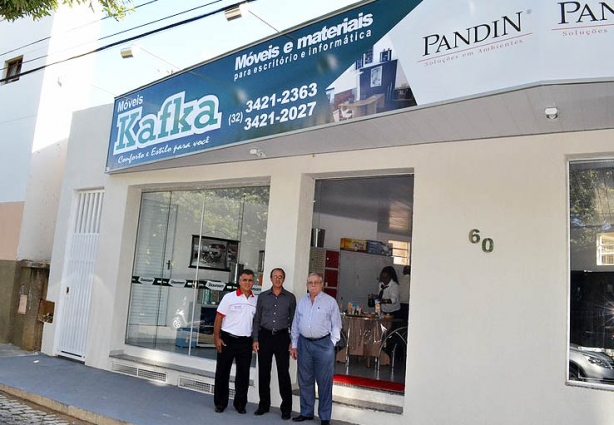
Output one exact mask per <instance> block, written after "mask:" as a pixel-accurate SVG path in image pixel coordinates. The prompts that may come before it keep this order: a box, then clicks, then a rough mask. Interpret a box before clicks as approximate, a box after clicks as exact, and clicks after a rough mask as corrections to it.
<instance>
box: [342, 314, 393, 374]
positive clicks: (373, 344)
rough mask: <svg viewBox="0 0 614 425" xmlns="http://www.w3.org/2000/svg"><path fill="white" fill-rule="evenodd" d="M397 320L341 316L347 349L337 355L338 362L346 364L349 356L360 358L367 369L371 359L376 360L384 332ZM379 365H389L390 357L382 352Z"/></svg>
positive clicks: (384, 335)
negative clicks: (364, 359) (363, 359)
mask: <svg viewBox="0 0 614 425" xmlns="http://www.w3.org/2000/svg"><path fill="white" fill-rule="evenodd" d="M395 320H397V321H398V319H379V318H377V317H365V316H350V315H346V314H344V315H342V316H341V323H342V325H343V331H344V332H345V334H346V335H347V338H348V343H347V347H346V348H344V349H343V350H340V351H339V352H338V353H337V361H338V362H347V361H348V359H349V356H362V357H366V359H367V367H369V366H370V364H371V358H372V357H373V358H377V355H378V353H379V351H380V345H381V343H382V341H383V339H384V338H385V337H386V332H387V331H388V330H390V328H391V327H392V324H393V321H395ZM379 361H380V364H382V365H387V364H390V357H388V354H386V353H385V352H384V351H382V353H381V355H380V359H379Z"/></svg>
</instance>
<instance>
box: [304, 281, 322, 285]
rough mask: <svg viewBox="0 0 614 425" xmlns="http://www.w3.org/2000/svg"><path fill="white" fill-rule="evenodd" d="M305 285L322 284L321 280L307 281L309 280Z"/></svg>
mask: <svg viewBox="0 0 614 425" xmlns="http://www.w3.org/2000/svg"><path fill="white" fill-rule="evenodd" d="M307 285H309V286H316V285H322V282H321V281H319V280H318V281H316V282H309V281H307Z"/></svg>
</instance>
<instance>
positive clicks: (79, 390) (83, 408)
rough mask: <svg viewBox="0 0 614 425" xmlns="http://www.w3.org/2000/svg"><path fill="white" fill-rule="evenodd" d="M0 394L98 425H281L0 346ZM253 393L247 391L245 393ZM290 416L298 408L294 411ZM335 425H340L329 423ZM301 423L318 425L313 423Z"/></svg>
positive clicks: (192, 395)
mask: <svg viewBox="0 0 614 425" xmlns="http://www.w3.org/2000/svg"><path fill="white" fill-rule="evenodd" d="M0 390H1V391H4V392H6V393H9V394H13V395H16V396H18V397H21V398H23V399H25V400H29V401H32V402H34V403H37V404H39V405H42V406H45V407H48V408H51V409H53V410H55V411H58V412H61V413H64V414H67V415H70V416H73V417H76V418H78V419H81V420H85V421H88V422H92V423H94V424H101V425H107V424H109V425H117V424H122V425H125V424H133V425H169V424H181V425H188V424H189V425H192V424H213V423H219V422H224V425H240V424H244V425H245V424H252V425H253V424H263V425H264V424H274V423H279V424H286V425H289V424H291V423H292V422H291V421H283V420H282V419H281V413H280V412H279V409H271V412H269V413H267V414H265V415H263V416H254V414H253V412H254V411H255V410H256V408H257V407H258V406H257V405H256V404H249V405H248V407H247V414H246V415H240V414H238V413H237V412H236V411H235V410H234V409H233V408H232V405H230V406H229V408H228V409H227V410H226V411H225V412H224V413H221V414H220V413H215V411H214V406H213V396H211V395H207V394H201V393H198V392H195V391H189V390H186V389H182V388H179V387H175V386H169V385H164V384H159V383H154V382H151V381H148V380H145V379H140V378H135V377H132V376H127V375H122V374H119V373H115V372H109V371H106V370H101V369H95V368H92V367H89V366H85V365H83V364H81V363H78V362H74V361H70V360H65V359H62V358H58V357H49V356H46V355H44V354H39V353H29V352H26V351H22V350H19V349H17V348H15V347H13V346H11V345H10V344H0ZM250 391H253V389H250ZM294 410H295V413H294V414H293V416H295V415H296V414H297V413H296V411H297V410H298V406H295V409H294ZM332 423H333V424H335V425H341V424H343V422H340V421H332ZM307 424H314V425H316V424H319V420H318V419H317V418H316V419H315V420H314V421H309V422H307Z"/></svg>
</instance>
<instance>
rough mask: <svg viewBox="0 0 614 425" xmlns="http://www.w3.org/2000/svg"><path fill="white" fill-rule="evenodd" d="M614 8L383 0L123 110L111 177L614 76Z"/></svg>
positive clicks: (521, 1) (209, 66)
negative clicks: (351, 123) (267, 140)
mask: <svg viewBox="0 0 614 425" xmlns="http://www.w3.org/2000/svg"><path fill="white" fill-rule="evenodd" d="M612 26H614V1H612V2H604V1H589V2H561V1H557V0H541V1H539V2H535V1H533V0H500V1H497V2H493V1H491V0H455V1H448V2H441V1H436V0H375V1H372V2H368V3H359V5H358V6H357V7H355V8H353V9H349V10H345V11H343V12H340V13H338V14H336V15H332V16H329V17H327V18H325V19H322V20H320V21H317V22H314V23H312V24H310V25H308V26H305V27H302V28H299V29H296V30H293V31H289V32H288V33H284V34H282V35H279V36H277V37H274V38H271V39H269V40H265V41H262V42H260V43H256V44H254V45H251V46H249V47H247V48H245V49H243V50H240V51H238V52H235V53H232V54H229V55H227V56H224V57H222V58H219V59H217V60H215V61H211V62H208V63H204V64H202V65H199V66H196V67H193V68H190V69H187V70H185V71H182V72H179V73H177V74H174V75H173V76H171V77H170V78H168V79H165V80H162V81H159V82H157V83H154V84H151V85H149V86H146V87H142V88H140V89H137V90H135V91H133V92H130V93H127V94H125V95H123V96H119V97H118V98H116V100H115V105H114V112H113V121H112V128H111V137H110V141H109V150H108V156H107V165H106V171H107V172H115V171H120V170H122V169H125V168H129V167H134V166H137V165H142V164H146V163H150V162H155V161H161V160H164V159H169V158H176V157H180V156H184V155H191V154H194V153H201V152H204V151H207V150H211V149H219V148H223V147H226V146H229V145H233V144H236V143H240V142H245V141H249V140H255V139H258V138H262V137H270V136H274V135H277V134H282V133H284V132H288V131H294V130H299V129H303V128H308V127H312V126H316V125H323V124H327V123H334V122H338V121H344V120H349V119H356V118H360V117H363V116H365V115H371V114H377V113H380V112H385V111H391V110H395V109H404V108H411V107H413V106H416V105H427V104H431V103H441V102H448V101H452V100H454V99H458V98H461V97H471V96H479V95H482V94H485V93H490V92H493V91H501V90H512V89H514V88H516V87H518V86H526V85H529V84H541V83H542V82H544V81H556V80H562V79H564V80H566V81H572V80H574V79H577V80H590V79H608V78H610V79H611V78H614V55H604V54H603V52H602V50H603V46H607V45H610V44H611V43H612V42H613V41H614V30H612V29H611V28H612Z"/></svg>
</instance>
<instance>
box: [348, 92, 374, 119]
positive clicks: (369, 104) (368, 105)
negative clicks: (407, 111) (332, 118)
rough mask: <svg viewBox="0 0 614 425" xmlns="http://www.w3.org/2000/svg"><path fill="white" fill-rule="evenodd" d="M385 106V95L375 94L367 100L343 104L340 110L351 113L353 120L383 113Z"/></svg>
mask: <svg viewBox="0 0 614 425" xmlns="http://www.w3.org/2000/svg"><path fill="white" fill-rule="evenodd" d="M385 106H386V104H385V97H384V95H383V94H374V95H373V96H371V97H369V98H367V99H363V100H357V101H355V102H352V103H349V102H343V103H342V104H340V105H339V109H342V110H346V111H351V112H352V118H356V117H364V116H366V115H371V114H375V113H376V112H378V111H383V110H384V108H385Z"/></svg>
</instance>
